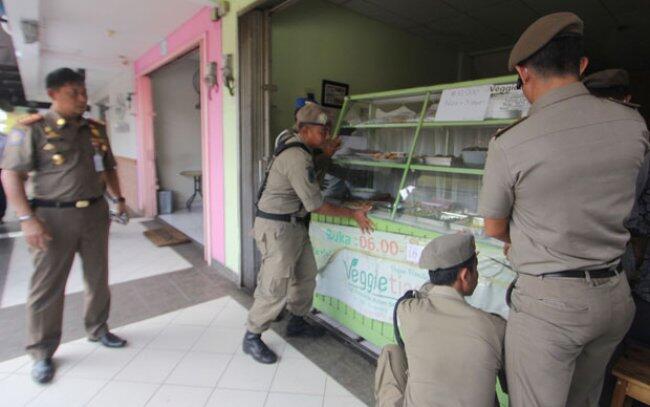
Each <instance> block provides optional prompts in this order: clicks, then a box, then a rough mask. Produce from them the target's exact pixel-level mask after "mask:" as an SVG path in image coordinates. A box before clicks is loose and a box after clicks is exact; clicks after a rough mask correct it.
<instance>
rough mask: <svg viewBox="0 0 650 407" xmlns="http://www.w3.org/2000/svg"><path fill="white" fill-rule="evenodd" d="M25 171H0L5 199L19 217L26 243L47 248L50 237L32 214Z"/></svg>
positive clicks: (39, 247) (38, 247) (42, 248)
mask: <svg viewBox="0 0 650 407" xmlns="http://www.w3.org/2000/svg"><path fill="white" fill-rule="evenodd" d="M26 180H27V173H25V172H21V171H13V170H7V169H4V170H3V171H2V185H3V186H4V189H5V193H6V195H7V199H8V200H9V203H10V204H11V206H12V207H13V208H14V209H15V211H16V215H18V218H19V219H20V226H21V228H22V231H23V233H24V235H25V239H26V240H27V244H29V245H30V246H32V247H34V248H37V249H40V250H46V249H47V242H49V241H50V240H52V237H51V236H50V234H49V233H48V232H47V230H46V229H45V226H44V225H43V223H42V222H41V221H40V220H39V219H38V218H36V217H35V216H33V213H32V208H31V206H30V205H29V201H28V200H27V194H26V193H25V181H26Z"/></svg>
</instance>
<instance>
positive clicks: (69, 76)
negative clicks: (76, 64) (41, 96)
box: [45, 68, 86, 89]
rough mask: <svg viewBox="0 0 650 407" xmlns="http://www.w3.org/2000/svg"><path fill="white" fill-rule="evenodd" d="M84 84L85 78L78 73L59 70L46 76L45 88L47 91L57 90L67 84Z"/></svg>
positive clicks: (69, 70) (70, 70)
mask: <svg viewBox="0 0 650 407" xmlns="http://www.w3.org/2000/svg"><path fill="white" fill-rule="evenodd" d="M85 82H86V77H85V76H84V75H83V74H81V73H80V72H77V71H73V70H72V69H70V68H59V69H56V70H54V71H52V72H50V73H49V74H47V77H46V78H45V87H46V88H47V89H58V88H60V87H61V86H64V85H67V84H69V83H74V84H82V85H83V84H84V83H85Z"/></svg>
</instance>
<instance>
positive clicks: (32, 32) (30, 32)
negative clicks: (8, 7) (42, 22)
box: [20, 19, 39, 44]
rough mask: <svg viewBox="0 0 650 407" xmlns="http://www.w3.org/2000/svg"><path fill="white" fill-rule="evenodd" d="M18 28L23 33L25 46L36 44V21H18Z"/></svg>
mask: <svg viewBox="0 0 650 407" xmlns="http://www.w3.org/2000/svg"><path fill="white" fill-rule="evenodd" d="M20 28H21V30H22V31H23V39H24V40H25V44H33V43H35V42H38V34H39V32H38V31H39V30H38V20H26V19H23V20H20Z"/></svg>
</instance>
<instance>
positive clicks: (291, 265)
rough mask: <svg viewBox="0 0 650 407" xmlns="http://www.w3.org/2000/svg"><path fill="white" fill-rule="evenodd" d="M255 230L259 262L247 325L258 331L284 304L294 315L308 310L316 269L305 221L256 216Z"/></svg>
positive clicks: (263, 327)
mask: <svg viewBox="0 0 650 407" xmlns="http://www.w3.org/2000/svg"><path fill="white" fill-rule="evenodd" d="M254 233H255V243H256V244H257V248H258V249H259V251H260V253H261V254H262V265H261V267H260V272H259V274H258V275H257V288H256V289H255V295H254V296H255V302H254V303H253V306H252V307H251V309H250V311H249V313H248V321H247V326H248V330H249V331H250V332H253V333H257V334H259V333H262V332H264V331H266V330H267V329H269V326H271V322H273V321H274V320H275V319H276V318H277V316H278V315H280V313H281V312H282V309H283V308H284V307H285V305H286V307H287V309H288V310H289V311H290V312H291V313H292V314H294V315H299V316H303V315H307V313H309V311H310V310H311V306H312V302H313V299H314V289H315V288H316V274H318V269H317V268H316V259H314V252H313V250H312V246H311V242H310V241H309V232H308V230H307V228H306V227H305V225H303V224H300V223H295V224H294V223H290V222H282V221H275V220H270V219H263V218H257V219H255V226H254Z"/></svg>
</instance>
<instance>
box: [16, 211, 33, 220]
mask: <svg viewBox="0 0 650 407" xmlns="http://www.w3.org/2000/svg"><path fill="white" fill-rule="evenodd" d="M33 218H34V214H32V213H28V214H27V215H21V216H19V217H18V220H19V221H21V222H27V221H28V220H30V219H33Z"/></svg>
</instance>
